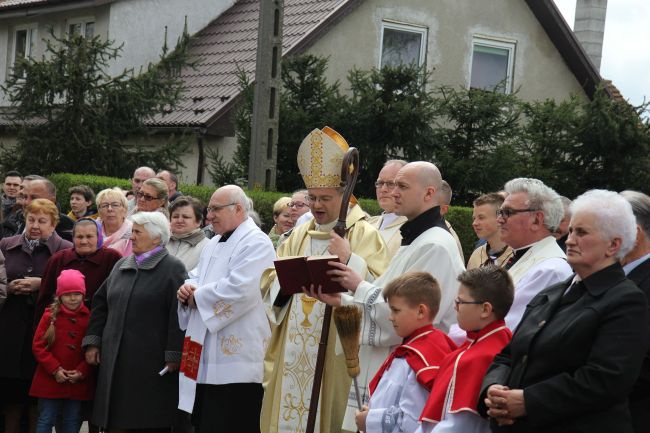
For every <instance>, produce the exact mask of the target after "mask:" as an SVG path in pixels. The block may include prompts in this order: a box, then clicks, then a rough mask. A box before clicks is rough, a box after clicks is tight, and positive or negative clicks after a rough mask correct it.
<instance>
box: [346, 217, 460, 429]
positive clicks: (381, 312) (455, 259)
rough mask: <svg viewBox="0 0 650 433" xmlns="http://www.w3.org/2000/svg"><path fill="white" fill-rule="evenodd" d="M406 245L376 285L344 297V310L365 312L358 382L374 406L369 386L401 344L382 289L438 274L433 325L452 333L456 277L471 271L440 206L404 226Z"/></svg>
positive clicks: (349, 412)
mask: <svg viewBox="0 0 650 433" xmlns="http://www.w3.org/2000/svg"><path fill="white" fill-rule="evenodd" d="M402 236H403V241H402V243H403V245H402V246H401V247H400V249H399V250H398V251H397V254H395V257H393V259H392V260H391V262H390V266H389V267H388V269H387V270H386V272H385V273H384V274H382V276H381V277H380V278H378V279H377V280H375V281H374V283H372V284H371V283H369V282H362V283H361V284H359V286H358V287H357V290H356V291H355V293H354V295H353V296H351V295H345V294H344V295H342V296H341V301H342V303H343V305H357V306H359V307H360V308H362V310H363V318H362V324H361V325H362V326H361V347H360V348H359V361H360V367H361V374H360V375H359V377H358V378H357V381H358V383H359V390H360V392H361V394H362V397H363V398H362V400H363V401H364V402H367V401H368V383H369V382H370V379H372V377H373V375H374V374H375V372H376V371H377V369H378V368H379V367H380V365H381V363H382V362H383V361H384V359H386V357H387V356H388V354H389V353H390V351H391V348H392V347H394V346H396V345H398V344H400V343H401V338H400V337H399V336H398V335H397V334H395V330H394V329H393V325H392V323H391V322H390V320H388V316H389V314H390V310H389V308H388V304H387V303H386V301H385V300H384V297H383V296H382V294H381V293H382V290H383V288H384V287H385V286H386V284H388V283H389V282H390V281H391V280H393V279H395V278H396V277H399V276H401V275H403V274H404V273H406V272H413V271H423V272H429V273H431V275H433V276H434V277H435V278H436V280H437V281H438V284H439V285H440V289H441V292H442V293H441V295H442V297H441V299H440V309H439V310H438V314H437V315H436V317H435V319H434V321H433V324H434V325H435V326H436V327H438V328H439V329H440V330H442V331H443V332H446V331H447V330H448V329H449V327H450V325H451V324H452V323H455V322H456V314H455V312H454V298H455V297H456V295H457V294H458V281H457V280H456V278H457V277H458V275H459V274H460V273H461V272H462V271H464V270H465V268H464V266H463V262H462V261H461V260H460V256H459V254H458V249H457V247H456V242H455V241H454V238H453V237H452V236H451V234H450V233H449V232H448V231H447V229H446V225H445V221H444V219H443V218H442V217H441V216H440V208H439V207H435V208H432V209H430V210H428V211H426V212H423V213H422V214H421V215H419V216H418V217H416V218H415V219H413V220H412V221H409V222H407V223H405V224H404V225H403V226H402ZM347 404H348V407H347V409H346V413H345V421H344V423H343V429H344V430H346V431H352V432H354V431H356V424H355V422H354V415H355V411H356V410H357V403H356V399H355V394H354V390H353V389H351V390H350V393H349V397H348V403H347Z"/></svg>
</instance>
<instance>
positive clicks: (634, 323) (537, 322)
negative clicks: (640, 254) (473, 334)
mask: <svg viewBox="0 0 650 433" xmlns="http://www.w3.org/2000/svg"><path fill="white" fill-rule="evenodd" d="M571 212H572V217H571V223H570V228H569V237H568V239H567V241H566V246H567V260H568V262H569V264H570V265H571V266H572V267H573V270H574V271H575V275H574V276H572V277H571V278H569V279H568V280H567V281H565V282H564V283H560V284H557V285H554V286H551V287H548V288H546V289H544V290H542V291H541V292H540V293H539V294H538V295H537V296H536V297H534V298H533V299H532V300H531V301H530V303H529V304H528V306H527V307H526V312H525V313H524V316H523V318H522V320H521V322H520V324H519V326H518V327H517V329H516V331H515V334H514V335H513V338H512V341H511V342H510V344H509V345H508V346H506V347H505V348H504V350H503V351H502V352H501V353H500V354H499V355H497V357H496V358H495V360H494V363H493V364H492V366H491V367H490V369H489V370H488V373H487V375H486V377H485V379H484V381H483V396H484V397H485V399H484V401H483V402H484V403H485V405H486V407H485V408H484V409H487V414H488V415H489V416H491V417H492V418H493V419H494V422H493V423H492V430H493V431H494V432H500V431H507V432H526V433H536V432H549V433H550V432H553V433H561V432H589V433H599V432H602V433H606V432H607V433H610V432H617V433H627V432H630V433H631V432H632V427H631V423H630V414H629V411H628V408H627V396H628V394H629V392H630V391H631V389H632V386H633V384H634V382H635V380H636V378H637V376H638V374H639V371H640V368H641V363H642V361H643V357H644V354H645V352H646V351H647V350H648V341H647V335H648V307H647V303H646V298H645V296H644V294H643V293H642V292H641V291H640V290H639V289H638V288H637V287H636V286H635V285H634V283H632V282H631V281H630V280H628V279H627V278H626V277H625V273H624V272H623V268H622V267H621V265H620V264H619V259H620V258H622V257H623V256H625V254H627V252H628V251H630V250H631V249H632V247H633V245H634V240H635V235H636V222H635V219H634V215H633V214H632V209H631V207H630V205H629V203H627V201H626V200H625V199H623V198H622V197H621V196H619V195H618V194H616V193H614V192H611V191H603V190H593V191H589V192H587V193H585V194H583V195H582V196H580V197H578V198H577V199H576V200H575V201H574V202H573V204H572V205H571Z"/></svg>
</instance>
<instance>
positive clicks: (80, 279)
mask: <svg viewBox="0 0 650 433" xmlns="http://www.w3.org/2000/svg"><path fill="white" fill-rule="evenodd" d="M66 293H81V294H82V295H84V296H85V295H86V277H84V274H82V273H81V272H79V271H78V270H76V269H64V270H63V271H61V275H59V278H57V279H56V296H57V297H59V296H61V295H65V294H66Z"/></svg>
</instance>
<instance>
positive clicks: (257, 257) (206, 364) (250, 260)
mask: <svg viewBox="0 0 650 433" xmlns="http://www.w3.org/2000/svg"><path fill="white" fill-rule="evenodd" d="M249 210H250V201H249V199H248V197H246V194H245V193H244V191H243V190H242V189H241V188H239V187H238V186H234V185H227V186H224V187H221V188H219V189H218V190H217V191H215V193H214V194H213V195H212V198H211V199H210V204H209V206H208V214H209V215H210V216H211V219H212V227H213V228H214V231H215V233H216V234H217V236H215V237H214V238H212V239H211V240H210V242H209V243H208V245H207V246H206V247H205V248H204V249H203V251H202V253H201V257H200V259H199V264H198V266H197V267H196V268H195V269H193V270H192V271H191V272H190V274H189V277H190V278H189V279H188V280H187V281H186V282H185V284H184V285H182V286H181V287H180V288H179V290H178V295H177V296H178V300H179V306H178V320H179V322H180V327H181V329H183V330H185V341H184V344H183V356H182V361H181V368H180V374H179V406H178V407H179V409H181V410H183V411H185V412H189V413H191V414H192V424H193V425H194V426H195V431H196V433H220V432H224V433H225V432H228V433H230V432H239V431H241V432H251V433H255V432H259V428H260V427H259V415H260V410H261V405H262V395H263V393H264V391H263V388H262V377H263V370H264V353H265V350H266V346H267V344H268V340H269V337H270V336H271V330H270V327H269V323H268V320H267V318H266V313H265V311H264V306H263V304H262V296H261V294H260V290H259V284H260V277H261V275H262V272H263V271H264V270H265V269H266V268H268V267H269V266H272V265H273V260H274V259H275V249H274V247H273V244H272V243H271V240H270V239H269V237H268V236H267V235H266V234H265V233H264V232H262V231H261V230H260V229H259V228H258V227H257V225H255V223H254V222H253V220H252V219H251V218H249V217H248V211H249Z"/></svg>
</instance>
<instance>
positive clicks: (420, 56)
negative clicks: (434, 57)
mask: <svg viewBox="0 0 650 433" xmlns="http://www.w3.org/2000/svg"><path fill="white" fill-rule="evenodd" d="M381 34H382V37H381V60H380V64H379V66H380V67H384V66H398V65H402V64H407V65H408V64H415V65H417V66H421V65H422V64H423V63H424V60H425V58H426V52H427V29H426V27H420V26H413V25H407V24H398V23H389V22H383V23H382V32H381Z"/></svg>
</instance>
